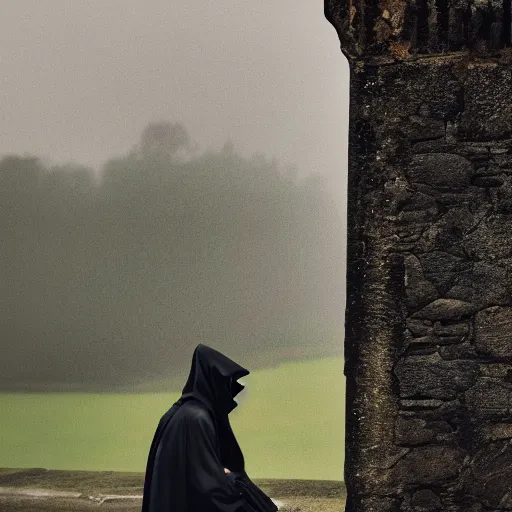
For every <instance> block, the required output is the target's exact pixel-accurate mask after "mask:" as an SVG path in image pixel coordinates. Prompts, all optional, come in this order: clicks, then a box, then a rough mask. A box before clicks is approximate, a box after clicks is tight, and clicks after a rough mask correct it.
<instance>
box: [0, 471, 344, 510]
mask: <svg viewBox="0 0 512 512" xmlns="http://www.w3.org/2000/svg"><path fill="white" fill-rule="evenodd" d="M143 479H144V475H143V474H141V473H120V472H113V471H100V472H94V471H52V470H46V469H39V468H37V469H0V510H1V511H2V512H82V511H87V510H98V509H104V510H108V511H116V512H121V511H123V512H124V511H126V512H132V511H133V512H135V511H140V506H141V499H140V496H141V494H142V483H143ZM254 482H255V483H256V484H257V485H259V486H260V487H261V488H262V489H263V491H265V492H266V493H267V494H268V495H269V496H270V497H271V498H272V499H274V500H278V501H280V502H281V503H282V504H283V505H282V507H281V509H280V512H341V511H343V509H344V504H345V487H344V485H343V482H337V481H331V480H278V479H254Z"/></svg>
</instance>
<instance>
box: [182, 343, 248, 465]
mask: <svg viewBox="0 0 512 512" xmlns="http://www.w3.org/2000/svg"><path fill="white" fill-rule="evenodd" d="M249 373H250V372H249V370H247V369H245V368H244V367H242V366H240V365H239V364H237V363H235V362H234V361H232V360H231V359H229V357H227V356H225V355H224V354H221V353H220V352H219V351H217V350H215V349H213V348H211V347H208V346H207V345H203V344H202V343H200V344H199V345H197V347H196V349H195V350H194V355H193V356H192V367H191V368H190V373H189V376H188V380H187V383H186V384H185V387H184V388H183V392H182V395H181V399H187V398H195V399H197V400H199V401H200V402H202V403H203V404H204V406H205V407H206V408H208V409H209V410H210V411H211V413H212V415H213V419H214V421H215V424H216V426H217V436H218V439H219V448H220V453H221V460H222V463H223V464H224V467H227V468H228V469H230V470H231V471H240V472H243V471H245V469H244V467H245V461H244V456H243V453H242V450H241V449H240V446H239V444H238V441H237V440H236V437H235V434H234V432H233V429H232V428H231V424H230V422H229V417H228V414H229V413H230V412H231V411H232V410H233V409H234V408H235V407H236V406H237V405H238V404H237V403H236V402H235V401H234V400H233V398H234V397H235V396H236V395H238V393H240V391H242V389H244V386H243V385H242V384H240V383H239V382H236V380H237V379H239V378H241V377H244V376H245V375H249Z"/></svg>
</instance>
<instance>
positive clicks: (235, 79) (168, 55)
mask: <svg viewBox="0 0 512 512" xmlns="http://www.w3.org/2000/svg"><path fill="white" fill-rule="evenodd" d="M7 5H8V7H4V9H2V16H1V17H0V97H1V102H0V119H1V122H0V155H2V154H6V153H24V152H29V153H32V154H36V155H38V156H43V157H47V158H49V159H53V160H57V161H68V160H74V161H77V162H80V163H83V164H87V165H91V166H93V167H96V168H97V167H99V166H100V165H101V163H102V162H104V161H105V159H106V158H108V157H110V156H113V155H118V154H121V153H124V152H125V151H126V150H128V149H129V148H130V147H131V146H132V145H133V144H134V143H136V142H137V139H138V136H139V134H140V132H141V130H142V128H143V127H144V126H145V125H146V124H147V123H148V121H151V120H157V119H168V120H170V121H173V122H175V121H182V122H183V123H184V124H185V126H186V127H187V129H188V130H189V132H190V134H191V137H192V139H193V140H194V141H195V142H197V143H198V145H199V147H200V148H208V147H212V148H217V147H219V146H220V145H222V144H223V142H224V141H225V140H226V139H228V138H230V139H231V140H232V141H233V142H234V143H235V147H236V148H237V149H238V150H239V151H241V152H242V153H243V154H251V153H253V152H256V151H261V152H263V153H265V154H267V155H269V156H273V155H275V156H276V157H277V158H278V159H279V161H280V162H282V163H283V164H285V163H292V164H296V165H297V166H298V168H299V169H300V170H301V171H303V172H324V173H329V174H331V175H334V176H337V177H339V176H340V173H343V169H344V166H345V165H346V157H345V153H346V151H345V145H346V134H347V130H346V126H345V125H346V124H347V109H348V65H347V63H346V61H345V58H344V57H343V56H342V54H341V52H340V50H339V43H338V40H337V36H336V33H335V31H334V29H333V28H332V26H331V25H330V24H329V23H328V22H327V20H326V19H325V18H324V15H323V0H293V1H292V0H280V1H279V2H270V1H267V2H253V1H248V0H217V1H215V2H210V1H204V0H203V1H199V0H195V1H193V2H183V1H181V2H178V1H169V0H165V1H164V0H151V1H149V2H145V1H142V0H82V1H78V2H77V1H73V2H70V1H69V0H17V1H16V2H8V3H7ZM340 183H342V182H340Z"/></svg>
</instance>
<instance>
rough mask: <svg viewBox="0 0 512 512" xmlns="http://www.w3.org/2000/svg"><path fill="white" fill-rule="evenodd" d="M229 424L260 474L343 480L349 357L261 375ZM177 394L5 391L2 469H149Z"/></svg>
mask: <svg viewBox="0 0 512 512" xmlns="http://www.w3.org/2000/svg"><path fill="white" fill-rule="evenodd" d="M242 382H243V383H244V384H246V386H247V387H246V389H245V390H244V391H243V392H242V393H241V395H240V399H238V397H237V399H238V400H237V401H238V402H239V407H237V408H236V409H235V410H234V411H233V412H232V413H231V414H230V418H231V424H232V426H233V430H234V431H235V434H236V435H237V438H238V440H239V443H240V446H241V447H242V450H243V452H244V455H245V459H246V467H247V472H248V473H249V475H250V476H251V477H253V478H281V479H308V480H342V479H343V463H344V436H345V431H344V422H345V402H344V395H345V380H344V376H343V360H342V358H326V359H319V360H314V361H309V362H298V363H288V364H284V365H281V366H279V367H277V368H273V369H268V370H262V371H254V372H252V373H251V375H249V376H248V377H246V378H245V379H242ZM179 395H180V393H179V392H176V393H144V394H87V393H28V394H25V393H1V394H0V417H1V428H0V467H19V468H23V467H32V468H33V467H42V468H49V469H66V470H90V471H95V470H109V471H135V472H140V471H144V468H145V464H146V458H147V453H148V450H149V446H150V443H151V439H152V437H153V433H154V430H155V428H156V425H157V423H158V420H159V418H160V416H161V415H162V414H163V413H164V412H165V411H166V410H167V409H168V408H169V407H170V406H171V405H172V403H173V402H174V401H175V400H176V399H177V398H178V397H179Z"/></svg>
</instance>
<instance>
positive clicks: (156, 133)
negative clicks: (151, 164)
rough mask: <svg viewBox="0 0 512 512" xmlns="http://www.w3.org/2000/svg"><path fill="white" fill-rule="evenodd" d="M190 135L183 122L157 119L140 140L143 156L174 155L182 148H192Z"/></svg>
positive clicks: (147, 127) (150, 124)
mask: <svg viewBox="0 0 512 512" xmlns="http://www.w3.org/2000/svg"><path fill="white" fill-rule="evenodd" d="M190 148H191V141H190V136H189V134H188V132H187V130H186V129H185V127H184V126H183V124H181V123H170V122H169V121H157V122H152V123H149V124H148V125H147V126H146V128H145V129H144V131H143V132H142V135H141V137H140V142H139V151H140V155H141V156H142V157H147V156H151V155H160V156H166V157H173V156H175V155H176V154H177V152H178V151H179V150H180V149H185V150H190Z"/></svg>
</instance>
